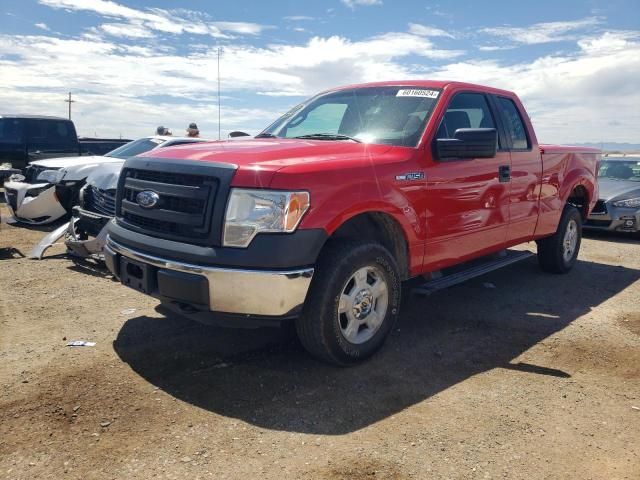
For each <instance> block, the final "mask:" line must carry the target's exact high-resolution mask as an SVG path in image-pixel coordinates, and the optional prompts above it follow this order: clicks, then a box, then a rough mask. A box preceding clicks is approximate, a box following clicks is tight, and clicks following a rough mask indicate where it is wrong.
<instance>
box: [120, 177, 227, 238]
mask: <svg viewBox="0 0 640 480" xmlns="http://www.w3.org/2000/svg"><path fill="white" fill-rule="evenodd" d="M218 183H219V180H218V178H217V177H214V176H209V175H195V174H191V173H170V172H167V171H161V170H147V169H140V168H125V169H123V171H122V173H121V176H120V183H119V189H120V190H119V191H118V203H117V211H118V219H119V221H121V222H124V224H125V225H126V226H128V227H129V228H131V229H133V230H136V231H139V232H141V233H145V234H148V235H152V236H155V237H160V238H167V239H169V240H177V241H184V242H187V243H193V244H202V245H204V244H209V243H211V240H212V238H211V237H212V234H213V233H214V232H212V211H213V208H214V203H215V196H216V192H217V191H218ZM142 191H152V192H155V193H157V194H158V195H159V197H160V199H159V201H158V203H157V204H156V205H155V206H153V208H144V207H142V206H140V205H139V204H138V202H137V196H138V194H139V193H140V192H142Z"/></svg>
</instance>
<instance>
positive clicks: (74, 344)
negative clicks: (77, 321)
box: [67, 340, 96, 347]
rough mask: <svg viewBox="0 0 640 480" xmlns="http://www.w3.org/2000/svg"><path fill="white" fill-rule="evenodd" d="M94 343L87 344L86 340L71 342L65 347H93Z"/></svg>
mask: <svg viewBox="0 0 640 480" xmlns="http://www.w3.org/2000/svg"><path fill="white" fill-rule="evenodd" d="M95 345H96V342H88V341H86V340H73V341H72V342H68V343H67V347H95Z"/></svg>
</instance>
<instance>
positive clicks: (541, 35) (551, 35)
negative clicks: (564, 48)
mask: <svg viewBox="0 0 640 480" xmlns="http://www.w3.org/2000/svg"><path fill="white" fill-rule="evenodd" d="M600 23H601V20H600V19H599V18H598V17H589V18H583V19H581V20H573V21H567V22H546V23H536V24H534V25H530V26H528V27H506V26H505V27H491V28H483V29H482V30H481V32H483V33H487V34H489V35H494V36H497V37H504V38H508V39H509V40H511V41H513V42H518V43H524V44H528V45H532V44H538V43H551V42H560V41H564V40H571V39H573V38H574V36H572V35H569V34H570V33H571V32H576V31H578V30H584V29H585V28H588V27H593V26H596V25H598V24H600Z"/></svg>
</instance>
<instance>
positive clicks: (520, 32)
mask: <svg viewBox="0 0 640 480" xmlns="http://www.w3.org/2000/svg"><path fill="white" fill-rule="evenodd" d="M182 5H184V7H185V8H177V7H179V6H181V4H178V3H176V2H165V1H160V0H155V1H124V0H123V1H107V0H40V1H36V0H31V1H28V0H27V1H25V0H0V105H2V110H3V111H9V112H18V111H19V112H25V113H42V114H52V115H64V114H65V112H66V104H65V103H64V102H63V100H64V95H65V93H66V92H68V91H72V92H73V93H74V96H75V98H76V100H77V103H75V104H74V116H73V118H74V121H75V122H76V124H77V125H78V128H79V131H80V133H81V134H84V135H93V134H97V135H104V136H106V135H120V134H122V135H124V136H128V137H137V136H142V135H145V134H150V133H152V132H153V131H154V130H155V127H156V126H157V125H160V124H162V125H165V126H168V127H170V128H172V130H173V132H174V134H179V133H181V132H182V131H183V129H184V127H185V126H186V125H187V124H188V123H189V122H191V121H195V122H197V123H198V125H199V126H200V129H201V131H202V132H203V135H205V136H208V137H217V131H218V125H217V118H218V111H217V100H216V94H217V87H216V71H217V48H218V47H220V48H222V61H221V70H222V72H221V73H222V95H223V97H222V104H223V107H222V119H223V121H222V130H223V134H226V132H228V131H230V130H234V129H243V130H247V131H250V132H252V133H255V132H257V131H259V130H260V129H261V128H262V127H264V126H266V125H267V124H268V123H270V121H271V120H273V119H274V118H276V117H277V116H278V115H279V114H281V113H282V112H284V111H286V110H288V109H289V108H290V107H291V106H292V105H294V104H296V103H298V102H299V101H300V100H301V99H303V98H305V97H306V96H309V95H312V94H313V93H315V92H317V91H319V90H322V89H325V88H330V87H332V86H336V85H341V84H346V83H357V82H364V81H376V80H393V79H405V78H438V79H442V78H446V79H451V80H462V81H470V82H475V83H484V84H489V85H493V86H497V87H502V88H507V89H510V90H515V91H516V92H517V93H518V94H520V96H521V97H522V99H523V101H524V102H525V105H526V106H527V108H528V110H529V113H530V115H531V117H532V120H533V122H534V125H535V127H536V130H537V132H538V136H539V137H540V139H541V140H543V141H547V142H558V143H571V142H587V141H595V142H598V141H627V142H634V143H637V142H638V141H639V137H638V133H637V125H639V124H640V113H638V112H639V111H640V108H638V107H640V93H639V92H640V89H639V88H638V86H640V81H638V78H640V75H639V74H640V2H638V1H637V0H634V1H631V0H613V1H606V2H604V1H600V0H591V1H580V2H578V1H561V2H558V1H555V2H551V1H547V0H542V1H538V2H513V1H508V2H507V1H486V2H471V1H469V2H464V1H459V2H447V3H444V2H442V3H436V2H429V1H391V0H386V1H385V0H335V1H325V2H321V1H318V2H301V1H297V2H294V1H288V2H277V1H271V2H265V1H261V2H257V1H256V2H254V1H244V2H228V1H227V2H210V1H202V0H192V1H191V2H189V3H188V4H182Z"/></svg>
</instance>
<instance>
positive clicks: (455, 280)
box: [412, 250, 535, 295]
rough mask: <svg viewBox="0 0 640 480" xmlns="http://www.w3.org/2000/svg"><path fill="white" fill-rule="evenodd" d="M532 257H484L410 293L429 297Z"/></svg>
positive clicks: (513, 253)
mask: <svg viewBox="0 0 640 480" xmlns="http://www.w3.org/2000/svg"><path fill="white" fill-rule="evenodd" d="M533 255H535V253H533V252H530V251H528V250H504V251H503V252H500V254H499V255H497V256H496V255H494V256H490V257H486V258H487V260H484V261H483V260H476V261H473V262H471V263H472V266H469V267H468V268H463V269H462V270H458V271H456V272H454V273H450V274H446V275H444V276H441V277H439V278H434V279H433V280H429V281H428V282H426V283H423V284H422V285H420V286H418V287H415V288H414V289H413V290H412V293H414V294H416V295H429V294H431V293H433V292H436V291H438V290H442V289H444V288H449V287H452V286H453V285H457V284H459V283H462V282H466V281H467V280H471V279H472V278H475V277H479V276H480V275H484V274H485V273H489V272H492V271H494V270H497V269H499V268H502V267H506V266H507V265H511V264H512V263H516V262H519V261H521V260H525V259H527V258H529V257H532V256H533Z"/></svg>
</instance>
